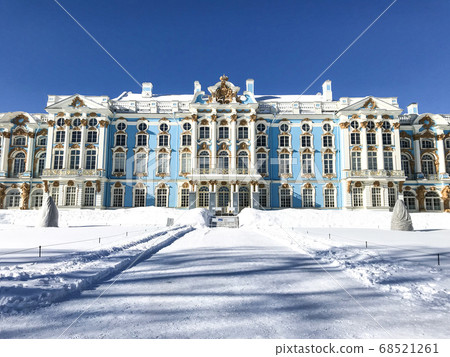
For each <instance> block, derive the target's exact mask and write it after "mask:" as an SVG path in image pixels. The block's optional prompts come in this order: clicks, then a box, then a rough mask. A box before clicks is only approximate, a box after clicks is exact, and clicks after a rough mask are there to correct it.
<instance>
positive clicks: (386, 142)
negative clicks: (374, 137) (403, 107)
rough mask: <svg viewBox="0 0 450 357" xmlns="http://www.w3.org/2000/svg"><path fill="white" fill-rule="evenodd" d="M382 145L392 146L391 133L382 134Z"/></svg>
mask: <svg viewBox="0 0 450 357" xmlns="http://www.w3.org/2000/svg"><path fill="white" fill-rule="evenodd" d="M383 145H392V135H391V133H383Z"/></svg>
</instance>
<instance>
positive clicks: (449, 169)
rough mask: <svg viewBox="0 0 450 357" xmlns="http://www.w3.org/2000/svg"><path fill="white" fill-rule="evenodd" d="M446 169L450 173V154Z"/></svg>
mask: <svg viewBox="0 0 450 357" xmlns="http://www.w3.org/2000/svg"><path fill="white" fill-rule="evenodd" d="M445 167H446V171H447V173H448V174H450V155H447V160H446V163H445Z"/></svg>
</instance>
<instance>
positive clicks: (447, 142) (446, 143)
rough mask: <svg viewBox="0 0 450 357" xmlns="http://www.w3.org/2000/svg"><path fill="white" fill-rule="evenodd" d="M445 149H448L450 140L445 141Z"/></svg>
mask: <svg viewBox="0 0 450 357" xmlns="http://www.w3.org/2000/svg"><path fill="white" fill-rule="evenodd" d="M445 148H446V149H450V139H446V140H445Z"/></svg>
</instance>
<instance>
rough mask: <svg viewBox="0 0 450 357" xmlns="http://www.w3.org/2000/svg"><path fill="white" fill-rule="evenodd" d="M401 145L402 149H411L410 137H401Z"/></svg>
mask: <svg viewBox="0 0 450 357" xmlns="http://www.w3.org/2000/svg"><path fill="white" fill-rule="evenodd" d="M400 147H401V148H402V149H409V148H410V147H411V142H410V140H409V139H406V138H402V139H400Z"/></svg>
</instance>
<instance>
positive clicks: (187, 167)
mask: <svg viewBox="0 0 450 357" xmlns="http://www.w3.org/2000/svg"><path fill="white" fill-rule="evenodd" d="M191 170H192V156H191V153H190V152H184V153H182V154H181V173H189V172H191Z"/></svg>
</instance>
